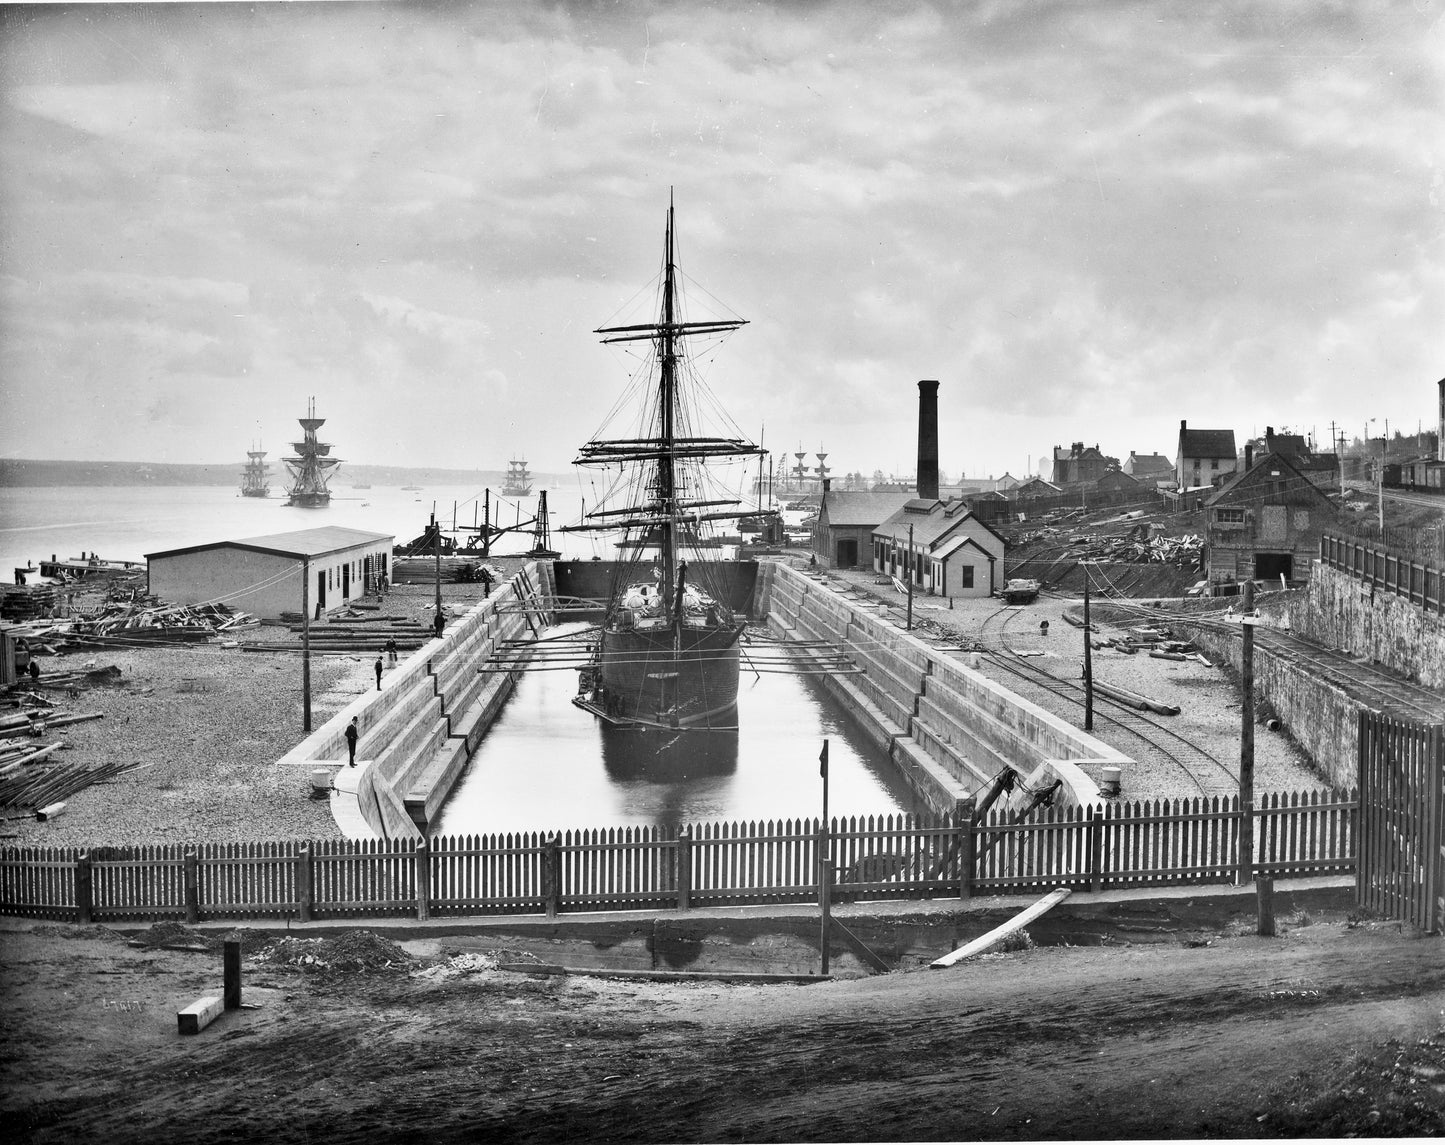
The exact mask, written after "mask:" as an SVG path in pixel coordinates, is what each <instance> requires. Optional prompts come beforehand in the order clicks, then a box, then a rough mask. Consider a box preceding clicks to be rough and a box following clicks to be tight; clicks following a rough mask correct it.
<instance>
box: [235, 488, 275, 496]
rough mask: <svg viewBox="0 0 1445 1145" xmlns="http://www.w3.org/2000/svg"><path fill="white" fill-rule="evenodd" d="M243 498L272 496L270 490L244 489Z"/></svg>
mask: <svg viewBox="0 0 1445 1145" xmlns="http://www.w3.org/2000/svg"><path fill="white" fill-rule="evenodd" d="M241 496H242V497H269V496H271V490H269V489H242V490H241Z"/></svg>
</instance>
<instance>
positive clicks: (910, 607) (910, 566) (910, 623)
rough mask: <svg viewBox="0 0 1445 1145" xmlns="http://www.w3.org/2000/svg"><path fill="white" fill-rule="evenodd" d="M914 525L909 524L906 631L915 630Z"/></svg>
mask: <svg viewBox="0 0 1445 1145" xmlns="http://www.w3.org/2000/svg"><path fill="white" fill-rule="evenodd" d="M913 560H914V557H913V526H912V525H909V526H908V565H907V575H908V623H907V625H906V626H905V627H906V631H908V632H912V631H913Z"/></svg>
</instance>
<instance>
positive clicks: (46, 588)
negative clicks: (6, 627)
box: [0, 584, 60, 621]
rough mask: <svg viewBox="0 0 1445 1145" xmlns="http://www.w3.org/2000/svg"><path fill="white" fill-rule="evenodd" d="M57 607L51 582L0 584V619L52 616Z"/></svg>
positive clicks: (57, 600)
mask: <svg viewBox="0 0 1445 1145" xmlns="http://www.w3.org/2000/svg"><path fill="white" fill-rule="evenodd" d="M59 607H60V596H59V594H58V592H57V591H56V588H55V586H54V585H53V584H5V585H0V620H20V621H26V620H38V619H41V618H43V617H48V616H54V615H55V612H56V609H58V608H59Z"/></svg>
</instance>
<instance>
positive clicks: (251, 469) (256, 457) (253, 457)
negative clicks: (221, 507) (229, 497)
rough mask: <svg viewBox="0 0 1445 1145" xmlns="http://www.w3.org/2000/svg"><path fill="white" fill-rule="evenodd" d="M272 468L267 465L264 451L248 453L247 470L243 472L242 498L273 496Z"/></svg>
mask: <svg viewBox="0 0 1445 1145" xmlns="http://www.w3.org/2000/svg"><path fill="white" fill-rule="evenodd" d="M270 477H271V467H270V466H269V465H267V464H266V451H265V450H264V449H249V450H247V451H246V468H245V469H243V470H241V496H242V497H269V496H271V481H270Z"/></svg>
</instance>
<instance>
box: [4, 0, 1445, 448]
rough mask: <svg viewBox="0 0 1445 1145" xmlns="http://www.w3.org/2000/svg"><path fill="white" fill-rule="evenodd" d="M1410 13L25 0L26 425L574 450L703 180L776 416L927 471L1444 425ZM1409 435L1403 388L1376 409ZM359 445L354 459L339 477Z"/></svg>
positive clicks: (697, 271)
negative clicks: (928, 423) (669, 229)
mask: <svg viewBox="0 0 1445 1145" xmlns="http://www.w3.org/2000/svg"><path fill="white" fill-rule="evenodd" d="M1441 11H1442V4H1441V3H1440V0H1413V2H1411V3H1389V4H1380V3H1373V2H1369V0H1344V2H1340V3H1320V2H1313V0H1312V2H1308V3H1292V2H1291V3H1284V2H1275V0H1249V2H1241V3H1234V4H1231V3H1211V4H1199V3H1196V2H1194V0H1179V2H1173V3H1171V2H1169V0H1161V2H1157V3H1156V2H1150V3H1143V2H1140V3H1092V2H1087V0H1074V2H1059V3H1054V2H1043V0H1039V2H1031V0H1007V2H981V3H966V2H958V3H943V2H939V3H919V2H911V0H899V2H891V0H847V2H829V0H818V2H806V0H798V2H792V3H777V4H756V3H741V2H737V3H722V2H718V3H704V2H701V0H678V2H675V3H656V4H653V3H641V2H627V0H622V2H607V0H592V2H589V3H580V2H579V3H550V4H549V3H531V2H522V0H515V2H512V0H498V2H494V3H472V4H468V3H463V2H455V3H436V4H427V3H419V4H407V5H391V4H384V3H376V4H365V3H363V4H348V3H315V4H308V3H294V4H274V3H259V4H254V5H241V4H235V5H232V4H197V5H178V4H162V5H110V4H89V5H81V6H73V7H70V6H65V7H62V6H48V5H19V6H12V7H7V8H3V9H0V30H3V38H0V400H3V407H4V414H3V417H0V456H6V457H23V458H78V459H79V458H84V459H94V460H117V461H128V460H129V461H170V462H216V461H225V460H228V459H233V458H235V459H240V458H242V457H243V455H244V452H245V450H246V449H247V448H248V447H250V446H251V444H252V443H253V442H259V443H260V444H261V445H262V446H264V447H266V448H269V449H272V450H273V451H274V452H273V457H274V456H277V455H278V454H279V453H280V452H282V451H284V449H285V446H286V443H287V442H289V441H291V440H293V439H294V438H295V437H296V436H297V433H296V430H297V426H296V420H295V419H297V418H299V417H301V416H303V415H304V414H305V412H306V404H307V402H308V400H309V399H310V398H312V397H314V398H315V401H316V407H317V415H318V416H321V417H324V418H325V419H326V426H325V428H324V429H323V431H322V437H323V439H327V440H330V441H332V442H333V443H334V444H335V453H336V454H337V455H339V456H341V457H344V458H347V459H350V460H353V461H356V462H362V463H368V464H392V465H416V466H420V465H442V466H449V467H457V468H481V469H489V468H501V467H502V466H503V464H504V462H505V461H506V460H507V459H508V458H510V457H523V456H524V457H526V458H527V459H528V460H529V461H530V463H531V465H532V468H533V469H534V470H538V471H542V472H566V471H567V470H568V468H569V467H570V465H571V463H572V460H573V458H574V457H575V456H576V450H577V447H578V446H579V445H580V444H581V443H583V442H584V441H586V440H588V439H589V438H590V437H592V436H593V435H594V433H596V432H597V431H598V429H599V427H600V426H602V425H603V423H604V421H605V419H606V416H607V414H608V412H609V410H611V409H612V407H613V404H614V402H615V401H617V399H618V397H619V395H620V394H622V393H623V392H624V391H625V389H626V388H627V386H628V381H629V376H628V375H629V370H630V369H631V367H632V363H631V360H630V359H628V358H627V357H626V356H624V355H621V354H620V353H619V351H618V349H617V348H616V347H609V346H604V345H601V344H599V338H598V336H597V335H596V334H594V333H593V331H594V330H595V329H596V328H597V327H599V326H603V325H606V324H609V323H614V322H617V321H619V320H626V321H642V320H645V317H646V315H645V313H642V312H639V311H638V310H637V306H638V304H639V300H641V304H642V305H643V306H644V308H645V306H646V305H647V304H648V303H649V300H650V299H651V297H652V295H651V294H649V293H648V291H649V290H650V289H651V284H652V283H653V280H654V277H655V275H656V273H657V270H658V265H659V263H660V260H661V255H662V246H663V237H662V236H663V227H664V222H665V216H666V211H667V205H668V201H669V196H672V198H673V201H674V202H675V204H676V216H677V235H678V250H679V264H680V266H681V269H682V272H683V273H684V274H685V275H686V279H687V284H688V293H687V298H688V302H689V311H688V316H689V317H691V318H694V319H696V318H707V317H713V316H716V315H718V314H734V315H737V316H739V317H742V318H745V319H747V321H748V325H746V326H744V327H742V328H741V329H740V330H739V331H738V332H737V333H735V334H733V335H732V336H731V337H729V338H728V339H727V340H726V342H724V343H723V344H721V345H719V346H716V347H713V346H709V347H708V352H707V354H706V356H705V358H704V359H700V360H699V363H698V364H699V369H700V372H701V373H702V374H703V376H704V378H705V381H706V385H707V386H708V388H709V389H710V391H711V392H712V394H713V395H714V396H715V397H716V400H717V401H718V402H719V403H720V404H721V405H722V406H723V407H724V408H725V409H726V410H727V411H728V412H729V414H730V415H731V416H732V418H733V420H734V422H735V423H736V425H737V427H739V429H740V431H741V432H743V433H746V434H748V435H749V436H751V437H753V438H754V440H756V439H757V438H758V436H759V435H762V437H763V441H764V444H765V445H766V446H768V447H769V448H772V449H774V450H785V451H787V452H789V453H791V452H792V451H794V450H798V449H802V450H806V451H808V452H809V453H814V452H817V451H820V450H821V451H825V452H826V453H827V454H828V465H829V466H830V467H831V468H832V470H833V471H834V473H835V474H837V473H847V472H851V471H855V470H856V471H859V472H862V473H864V474H872V473H873V472H875V471H882V472H884V473H897V474H900V475H901V474H909V473H912V472H913V469H914V457H915V453H916V446H917V398H918V390H917V382H918V381H919V380H920V379H925V378H931V379H937V380H938V381H939V383H940V387H939V396H938V406H939V415H940V463H941V466H942V468H943V470H944V472H945V474H949V475H958V474H960V473H966V474H968V475H970V476H984V475H999V474H1002V473H1004V472H1011V473H1014V474H1019V473H1022V472H1025V471H1027V470H1029V469H1030V467H1032V468H1033V470H1034V471H1037V468H1038V464H1039V461H1040V458H1041V457H1043V456H1046V455H1047V454H1048V453H1049V451H1050V450H1051V449H1052V448H1053V447H1054V446H1067V445H1069V444H1070V443H1071V442H1074V441H1082V442H1084V443H1085V444H1089V445H1094V444H1098V445H1099V446H1100V448H1101V449H1102V450H1103V452H1104V453H1105V454H1107V455H1112V456H1117V457H1119V458H1120V459H1121V460H1123V459H1127V457H1128V455H1129V453H1130V452H1131V451H1135V452H1139V453H1151V452H1157V453H1162V454H1165V455H1167V456H1169V457H1171V458H1172V457H1173V454H1174V451H1175V446H1176V444H1177V439H1178V430H1179V423H1180V422H1181V421H1185V420H1187V421H1188V422H1189V424H1190V425H1191V426H1193V427H1195V428H1229V429H1233V430H1234V431H1235V433H1236V437H1237V438H1238V439H1239V440H1240V441H1241V443H1242V441H1243V439H1244V437H1245V436H1248V435H1253V434H1259V433H1263V432H1264V427H1265V426H1266V425H1271V426H1273V427H1274V428H1276V429H1277V430H1279V429H1283V428H1288V429H1289V430H1291V431H1292V432H1301V433H1306V434H1309V433H1314V434H1315V435H1316V436H1317V438H1318V439H1319V442H1320V445H1321V447H1322V448H1323V447H1326V444H1327V442H1328V440H1329V437H1330V434H1331V428H1330V427H1331V424H1332V423H1334V424H1335V426H1337V427H1343V432H1345V433H1346V434H1348V435H1350V436H1359V435H1362V434H1364V433H1366V432H1368V433H1369V434H1370V435H1371V436H1378V435H1379V434H1380V433H1381V432H1382V430H1383V429H1384V427H1385V425H1386V423H1387V422H1388V425H1389V427H1390V430H1391V432H1392V433H1393V431H1394V430H1396V429H1401V430H1405V431H1407V432H1411V433H1413V432H1415V430H1416V429H1417V427H1418V426H1420V425H1421V424H1422V423H1423V425H1424V427H1425V428H1426V429H1430V428H1433V427H1434V426H1435V424H1436V421H1437V418H1438V409H1437V389H1436V385H1435V383H1436V381H1437V379H1439V378H1440V377H1442V376H1445V242H1442V223H1445V152H1442V146H1441V144H1442V135H1445V107H1442V104H1445V98H1442V97H1445V88H1442V80H1445V25H1442V20H1441ZM1371 419H1374V420H1373V421H1372V420H1371ZM343 472H344V470H343Z"/></svg>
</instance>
